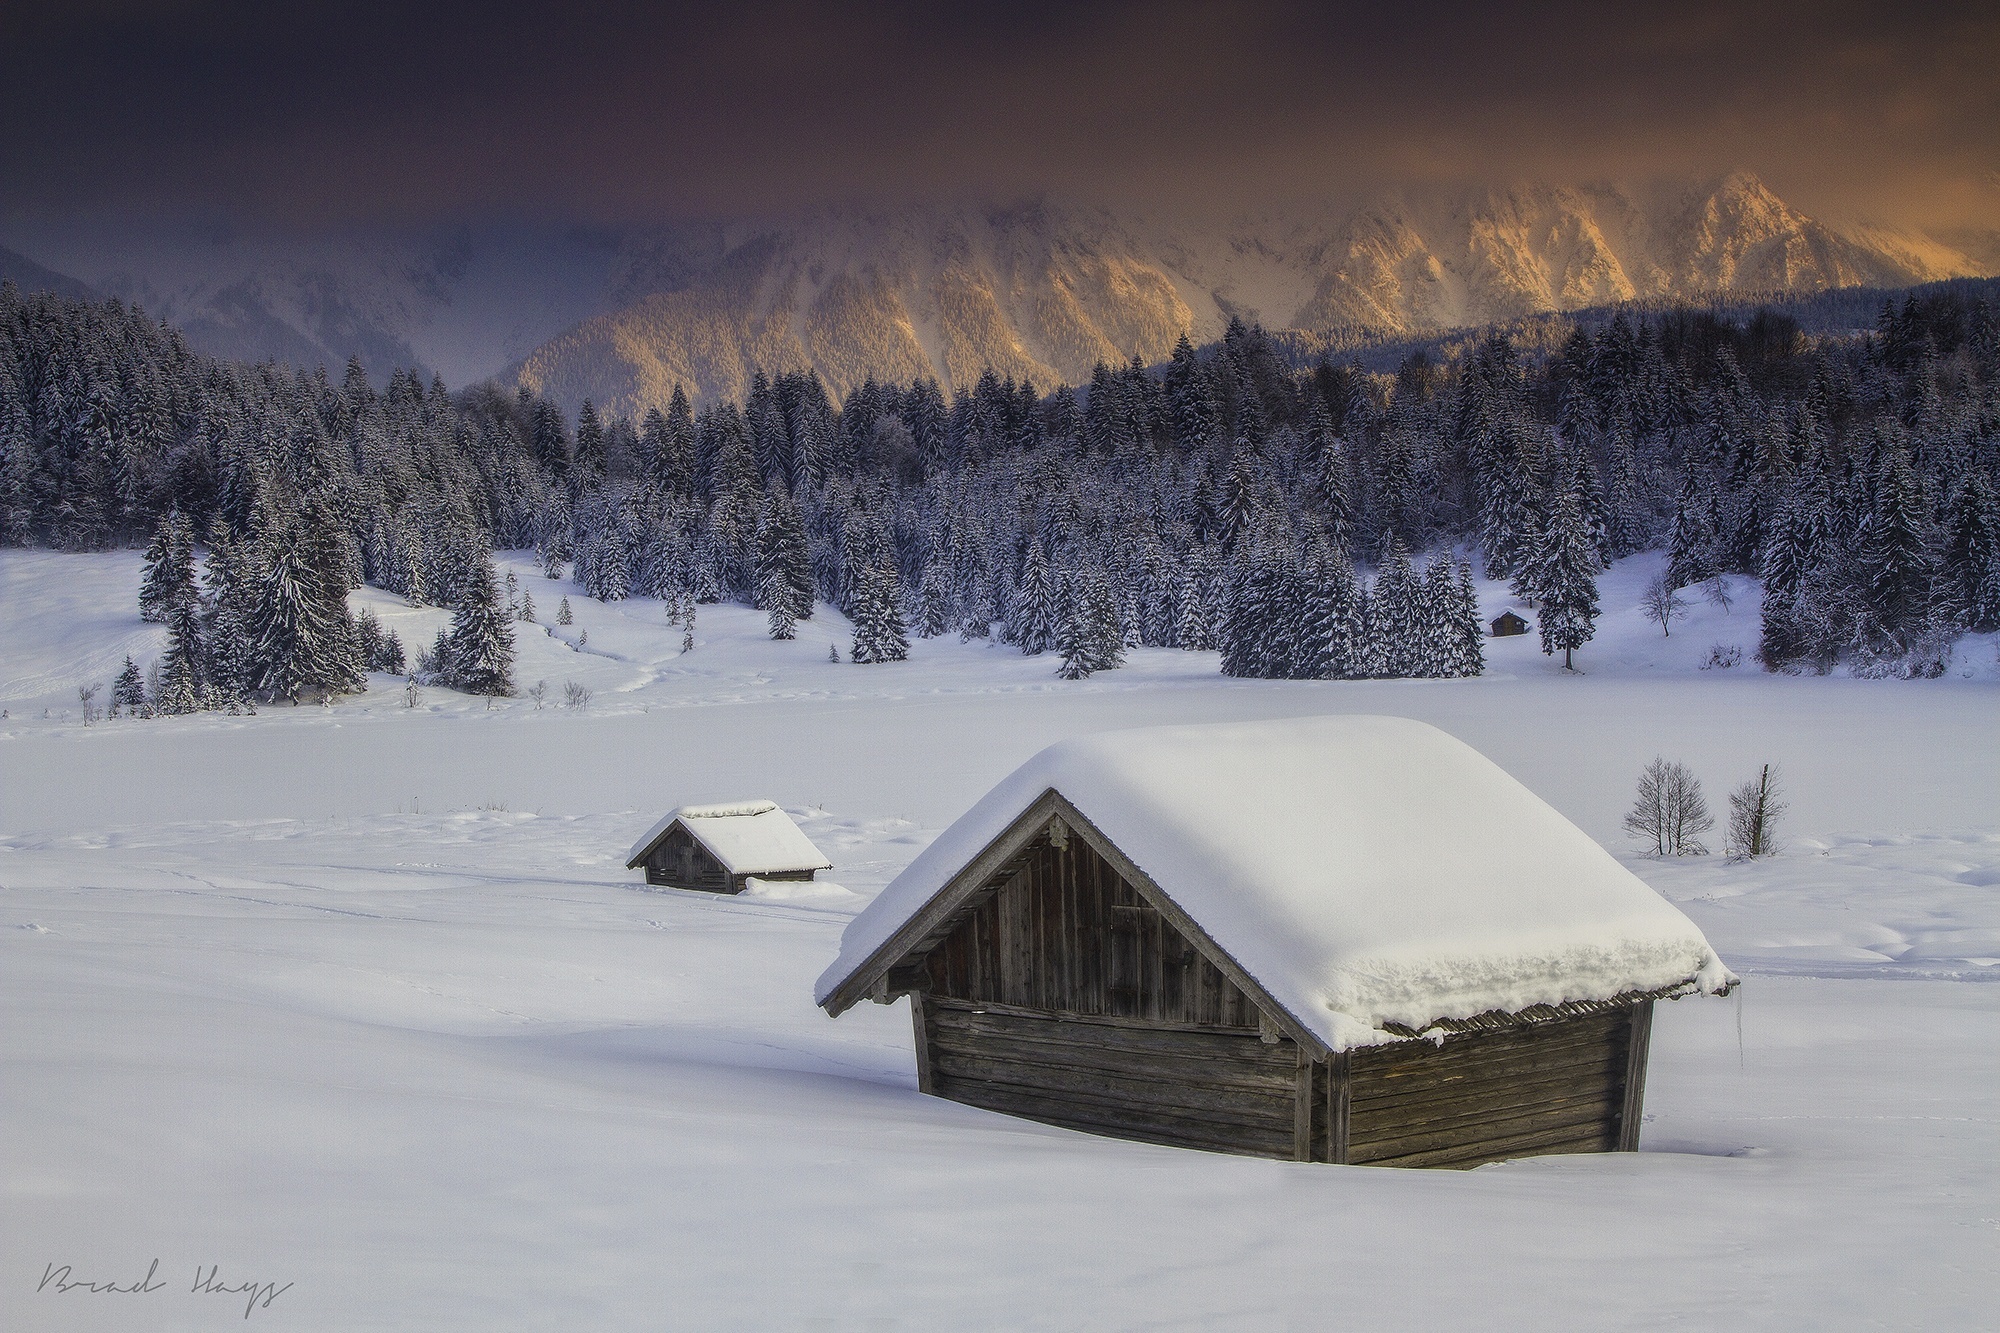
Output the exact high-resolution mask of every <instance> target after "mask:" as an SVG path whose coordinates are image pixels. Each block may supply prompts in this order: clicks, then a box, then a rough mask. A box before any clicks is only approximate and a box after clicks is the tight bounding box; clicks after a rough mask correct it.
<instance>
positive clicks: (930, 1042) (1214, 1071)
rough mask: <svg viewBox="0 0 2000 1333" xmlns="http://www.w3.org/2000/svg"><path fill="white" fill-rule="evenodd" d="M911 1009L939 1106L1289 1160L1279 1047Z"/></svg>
mask: <svg viewBox="0 0 2000 1333" xmlns="http://www.w3.org/2000/svg"><path fill="white" fill-rule="evenodd" d="M911 999H912V1002H913V1003H914V1004H917V1005H918V1006H919V1007H920V1015H919V1019H918V1021H919V1023H920V1024H921V1031H920V1037H919V1042H920V1047H921V1051H922V1055H921V1057H920V1058H924V1059H926V1060H927V1061H928V1065H929V1070H930V1073H929V1077H928V1079H927V1080H922V1081H924V1082H928V1084H929V1088H928V1090H929V1091H931V1092H934V1093H936V1094H937V1095H938V1096H941V1097H949V1098H951V1099H952V1100H954V1101H960V1102H965V1103H967V1104H969V1105H972V1106H983V1107H986V1108H987V1109H989V1110H994V1111H1005V1112H1008V1113H1010V1114H1013V1115H1019V1116H1024V1117H1026V1118H1028V1119H1030V1120H1040V1121H1044V1122H1046V1123H1049V1124H1055V1125H1064V1126H1068V1127H1070V1128H1073V1129H1086V1130H1090V1131H1093V1132H1095V1133H1099V1134H1108V1135H1112V1136H1115V1137H1118V1138H1128V1139H1139V1140H1142V1141H1145V1142H1150V1143H1165V1144H1172V1145H1175V1146H1178V1147H1185V1148H1207V1149H1211V1150H1214V1151H1219V1152H1234V1153H1247V1154H1250V1155H1253V1156H1259V1157H1279V1158H1290V1157H1293V1156H1295V1155H1296V1153H1297V1120H1298V1114H1297V1103H1298V1088H1299V1082H1300V1053H1299V1049H1298V1047H1297V1046H1296V1045H1295V1044H1293V1043H1292V1042H1291V1041H1289V1040H1281V1041H1278V1042H1266V1041H1262V1040H1260V1039H1259V1038H1258V1037H1257V1036H1256V1034H1255V1033H1254V1031H1251V1032H1245V1031H1243V1030H1241V1029H1236V1028H1218V1027H1210V1028H1201V1027H1197V1026H1194V1025H1183V1026H1162V1025H1160V1024H1159V1023H1157V1022H1155V1021H1147V1022H1143V1023H1142V1022H1140V1021H1134V1020H1121V1019H1116V1018H1105V1017H1068V1018H1058V1017H1055V1016H1053V1015H1049V1014H1044V1013H1038V1012H1033V1011H1026V1010H1018V1009H1014V1008H1012V1007H1011V1006H1010V1007H1007V1008H1005V1009H1004V1010H1003V1009H1002V1008H1001V1007H997V1006H993V1005H990V1004H989V1005H978V1004H974V1003H972V1002H969V1001H964V1000H952V999H945V998H938V997H933V996H926V995H916V996H912V997H911ZM1308 1068H1310V1066H1308Z"/></svg>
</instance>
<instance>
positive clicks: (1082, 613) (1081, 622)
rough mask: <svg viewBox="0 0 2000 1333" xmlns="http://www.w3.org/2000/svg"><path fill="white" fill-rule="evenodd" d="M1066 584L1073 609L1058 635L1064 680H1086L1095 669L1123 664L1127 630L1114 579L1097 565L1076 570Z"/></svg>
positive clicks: (1068, 602)
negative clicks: (1121, 617)
mask: <svg viewBox="0 0 2000 1333" xmlns="http://www.w3.org/2000/svg"><path fill="white" fill-rule="evenodd" d="M1064 584H1065V591H1066V594H1067V595H1066V596H1065V598H1064V602H1065V604H1066V605H1067V606H1068V608H1069V609H1068V613H1067V614H1066V615H1065V616H1064V617H1063V624H1062V630H1061V632H1060V634H1059V635H1058V638H1057V643H1056V649H1057V651H1059V652H1060V653H1061V654H1062V664H1061V665H1060V666H1059V667H1057V669H1056V674H1057V675H1059V676H1061V677H1062V678H1063V679H1064V680H1082V679H1083V678H1084V677H1085V676H1088V675H1091V674H1092V673H1094V672H1098V671H1110V670H1112V669H1114V668H1116V667H1119V666H1122V665H1123V664H1124V662H1125V633H1124V629H1123V627H1122V625H1121V624H1120V623H1119V616H1118V599H1117V597H1116V595H1115V594H1114V593H1113V592H1112V590H1111V581H1110V580H1109V579H1108V578H1106V577H1105V575H1104V573H1103V571H1101V570H1094V569H1093V570H1080V571H1078V572H1076V573H1075V574H1072V575H1071V576H1070V577H1068V578H1067V579H1065V580H1064Z"/></svg>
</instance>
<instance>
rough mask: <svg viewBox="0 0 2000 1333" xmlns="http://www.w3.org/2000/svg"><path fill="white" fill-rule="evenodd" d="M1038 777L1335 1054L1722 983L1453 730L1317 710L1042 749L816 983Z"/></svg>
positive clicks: (1630, 889)
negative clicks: (1459, 1025) (1543, 1010)
mask: <svg viewBox="0 0 2000 1333" xmlns="http://www.w3.org/2000/svg"><path fill="white" fill-rule="evenodd" d="M1050 788H1054V789H1055V790H1056V791H1058V792H1060V793H1061V794H1062V795H1063V796H1064V797H1066V798H1067V799H1068V800H1069V801H1070V802H1071V803H1072V804H1073V805H1075V806H1076V807H1077V809H1078V810H1079V811H1080V812H1081V813H1082V814H1083V815H1084V816H1085V817H1086V818H1087V819H1089V820H1090V822H1091V823H1092V824H1094V825H1095V826H1096V827H1097V829H1098V830H1099V831H1100V832H1102V833H1103V834H1104V835H1105V836H1106V837H1108V838H1109V839H1110V841H1111V842H1112V843H1113V844H1114V845H1115V846H1117V848H1118V849H1119V850H1120V851H1122V852H1123V853H1124V854H1125V855H1126V856H1127V857H1129V858H1131V860H1132V861H1133V863H1134V864H1136V865H1137V866H1138V867H1139V868H1140V869H1141V870H1142V871H1144V872H1145V873H1146V874H1147V875H1148V876H1150V877H1151V878H1152V880H1153V881H1154V883H1156V884H1157V885H1159V887H1160V888H1161V889H1162V890H1164V891H1165V893H1166V894H1167V896H1168V897H1169V898H1171V899H1173V901H1174V902H1175V903H1177V904H1179V906H1180V907H1181V908H1182V909H1183V910H1185V911H1186V912H1187V913H1188V915H1189V916H1191V917H1192V918H1193V919H1194V920H1195V922H1196V923H1198V924H1199V925H1200V926H1201V927H1202V929H1204V930H1205V931H1206V932H1207V933H1208V935H1209V936H1210V937H1211V938H1212V939H1213V940H1214V941H1215V942H1216V943H1217V944H1218V945H1220V946H1221V947H1222V948H1223V950H1224V951H1226V952H1227V953H1228V954H1229V955H1230V956H1232V957H1233V958H1234V959H1235V960H1236V961H1237V962H1238V963H1239V964H1241V965H1242V967H1243V968H1244V970H1245V971H1247V972H1248V973H1249V974H1250V975H1251V976H1252V977H1254V978H1255V979H1256V980H1257V981H1258V983H1259V984H1260V985H1262V986H1263V987H1264V989H1265V990H1266V991H1267V992H1269V994H1270V996H1271V998H1272V999H1274V1000H1276V1001H1277V1002H1278V1003H1279V1004H1280V1005H1282V1006H1283V1007H1284V1008H1285V1009H1286V1010H1288V1011H1289V1012H1290V1013H1291V1014H1292V1016H1293V1017H1294V1018H1296V1019H1297V1020H1298V1021H1299V1022H1300V1023H1301V1024H1302V1025H1303V1026H1304V1027H1306V1028H1307V1029H1308V1030H1310V1031H1311V1032H1313V1033H1314V1034H1315V1035H1316V1036H1318V1037H1319V1038H1320V1039H1321V1040H1323V1041H1324V1042H1325V1043H1326V1045H1327V1046H1328V1047H1329V1048H1330V1049H1333V1050H1344V1049H1347V1048H1349V1047H1353V1046H1363V1045H1369V1044H1373V1043H1376V1042H1380V1041H1384V1040H1388V1039H1389V1034H1388V1033H1386V1032H1385V1031H1384V1030H1383V1025H1384V1024H1388V1023H1394V1024H1399V1025H1403V1026H1406V1027H1412V1028H1418V1029H1421V1028H1424V1027H1425V1026H1426V1025H1428V1024H1431V1023H1433V1022H1435V1021H1436V1020H1439V1019H1460V1018H1470V1017H1472V1016H1473V1015H1475V1014H1481V1013H1487V1012H1491V1011H1494V1010H1500V1011H1504V1012H1509V1013H1512V1012H1518V1011H1519V1010H1522V1009H1525V1008H1528V1007H1529V1006H1531V1005H1537V1004H1560V1003H1563V1002H1565V1001H1573V1000H1606V999H1611V998H1613V997H1614V996H1617V995H1621V994H1625V993H1629V992H1633V991H1650V990H1657V989H1661V988H1666V987H1671V986H1676V985H1679V984H1682V983H1686V982H1690V981H1692V982H1694V983H1695V984H1697V985H1699V986H1700V987H1701V988H1702V989H1704V990H1717V989H1721V988H1723V987H1724V986H1726V985H1727V984H1728V983H1729V982H1730V981H1732V980H1733V978H1731V977H1730V975H1729V972H1728V970H1727V969H1726V968H1725V967H1724V966H1723V965H1722V961H1721V960H1720V959H1719V958H1717V957H1716V954H1715V951H1714V950H1713V949H1711V948H1710V947H1709V944H1708V941H1707V940H1705V939H1704V938H1703V937H1702V934H1701V932H1700V931H1699V930H1698V929H1696V928H1695V925H1694V923H1693V922H1691V921H1689V920H1688V919H1687V917H1685V916H1684V915H1682V914H1681V912H1680V911H1679V909H1677V908H1675V907H1674V906H1672V905H1671V904H1670V903H1668V902H1667V901H1666V900H1665V899H1664V898H1662V897H1661V896H1660V895H1659V894H1657V893H1655V892H1654V891H1653V890H1652V889H1651V888H1649V887H1647V885H1646V884H1644V883H1643V882H1642V881H1640V880H1639V879H1638V878H1637V877H1636V876H1634V875H1633V874H1632V873H1631V872H1630V871H1628V870H1626V869H1625V868H1624V867H1623V866H1621V865H1619V864H1618V862H1617V861H1616V860H1615V859H1613V857H1612V856H1611V855H1610V854H1609V853H1608V852H1606V851H1605V850H1604V849H1603V848H1602V847H1599V846H1598V845H1597V844H1596V843H1595V842H1593V841H1592V840H1591V839H1590V838H1589V837H1588V836H1586V835H1585V834H1584V833H1583V832H1582V831H1581V830H1580V829H1578V828H1576V826H1575V825H1573V824H1571V823H1570V822H1569V821H1568V820H1566V819H1564V818H1563V817H1562V816H1561V815H1560V814H1558V813H1556V811H1555V810H1554V809H1552V808H1550V807H1549V805H1547V804H1546V803H1545V802H1544V801H1542V800H1541V798H1539V797H1538V796H1536V795H1535V794H1534V793H1533V792H1531V791H1529V790H1528V789H1527V788H1526V787H1524V786H1522V785H1521V784H1520V783H1519V782H1517V781H1515V780H1514V779H1513V778H1512V777H1510V776H1509V775H1508V774H1507V773H1505V772H1503V771H1502V770H1501V769H1500V768H1499V767H1498V766H1497V765H1495V764H1493V763H1492V762H1491V761H1490V760H1488V759H1487V758H1486V757H1485V756H1483V755H1481V754H1479V753H1478V752H1477V751H1475V750H1473V749H1472V748H1471V747H1470V746H1467V745H1466V744H1464V743H1463V742H1461V741H1459V740H1457V739H1455V738H1453V737H1451V736H1448V735H1446V734H1445V733H1444V732H1442V731H1439V730H1438V729H1436V728H1435V727H1432V726H1429V725H1427V724H1425V723H1421V722H1415V721H1411V720H1408V719H1405V718H1387V717H1329V718H1309V719H1303V720H1287V721H1281V722H1258V723H1245V724H1232V725H1220V726H1188V727H1162V728H1150V729H1145V730H1138V731H1121V732H1107V733H1103V734H1100V735H1097V736H1087V737H1082V738H1079V739H1075V740H1070V741H1064V742H1062V743H1061V744H1058V745H1053V746H1050V747H1049V748H1048V749H1046V750H1044V751H1042V752H1041V753H1040V754H1038V755H1036V756H1035V757H1034V758H1033V759H1031V760H1029V761H1028V762H1027V763H1026V764H1024V765H1022V766H1021V768H1019V769H1018V770H1016V771H1015V772H1014V774H1013V775H1012V776H1011V777H1009V778H1007V779H1006V780H1005V781H1003V782H1002V783H1001V784H1000V785H999V786H998V787H995V788H994V789H993V790H992V791H991V792H989V793H988V794H987V795H986V796H985V797H984V798H983V799H981V800H980V801H979V803H978V804H977V805H975V806H974V807H973V808H972V809H971V810H970V811H969V812H968V813H967V814H965V815H964V816H963V817H962V818H960V819H959V820H958V821H957V822H956V823H954V824H953V825H952V826H951V827H950V828H948V829H946V830H945V832H944V833H943V834H941V835H940V836H939V837H938V839H937V841H936V842H934V843H932V844H931V846H930V847H929V848H927V849H926V850H925V851H924V852H923V853H922V854H921V855H920V856H918V857H917V859H916V860H915V861H913V862H912V863H911V864H910V866H909V868H908V869H906V870H905V871H904V872H903V873H902V874H901V875H899V876H898V877H897V878H896V879H895V880H894V881H893V882H891V883H890V884H889V886H888V887H887V888H885V889H884V890H883V891H882V893H881V895H880V896H879V897H877V898H876V900H875V901H874V902H873V903H872V904H870V905H869V907H868V908H867V910H865V911H864V912H862V913H861V915H859V916H858V917H856V918H855V919H854V921H853V922H852V923H851V924H850V925H849V926H848V928H847V931H846V934H845V935H844V936H843V938H842V942H841V953H840V958H839V959H838V960H837V961H836V962H835V963H834V965H833V966H832V967H831V968H829V969H827V971H826V973H825V974H824V975H823V976H821V978H820V981H819V987H818V998H819V999H821V1000H822V1001H823V1000H825V999H826V998H827V997H828V996H829V995H830V994H832V992H833V990H834V988H835V987H836V986H838V985H839V984H840V983H841V982H842V981H843V980H845V979H846V978H847V977H848V976H849V975H850V974H851V973H852V972H854V971H855V970H856V969H857V968H859V967H860V966H861V965H862V964H863V963H864V962H866V961H867V960H868V959H869V958H870V957H871V956H872V955H873V954H874V953H875V952H876V951H877V950H878V949H879V948H880V947H881V946H882V945H883V944H884V943H885V942H887V941H888V939H889V938H890V937H891V936H892V935H893V934H894V933H895V931H896V930H897V928H898V927H900V926H901V925H902V924H903V923H904V922H905V921H906V920H907V919H908V918H909V917H910V916H911V915H912V914H913V913H915V912H916V911H918V910H919V909H920V908H922V907H923V905H924V904H925V903H927V902H929V901H930V899H931V898H933V897H934V896H935V895H936V894H937V893H938V891H939V890H940V889H942V888H943V887H944V885H945V884H946V883H947V882H948V881H949V880H950V879H951V878H952V876H953V875H955V874H957V873H958V871H959V870H960V869H961V868H962V867H964V866H965V865H966V864H967V863H968V862H969V861H971V860H972V859H973V858H974V857H975V856H977V855H978V854H979V853H980V852H981V851H982V850H983V849H984V848H986V847H987V846H988V845H989V844H990V843H992V842H993V840H994V839H995V838H997V837H999V836H1000V835H1001V834H1002V833H1003V832H1004V831H1005V830H1006V829H1007V827H1008V826H1009V825H1010V824H1011V823H1013V821H1014V820H1015V819H1016V818H1018V817H1019V815H1020V814H1021V812H1022V811H1023V810H1025V809H1026V808H1027V807H1028V806H1029V805H1031V804H1033V803H1034V801H1035V800H1036V799H1038V798H1039V797H1040V796H1041V795H1042V793H1043V792H1045V791H1047V790H1049V789H1050Z"/></svg>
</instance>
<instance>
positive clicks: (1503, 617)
mask: <svg viewBox="0 0 2000 1333" xmlns="http://www.w3.org/2000/svg"><path fill="white" fill-rule="evenodd" d="M1532 628H1533V626H1531V625H1529V624H1528V621H1527V617H1525V616H1523V615H1521V614H1520V613H1519V612H1516V611H1502V612H1501V613H1500V614H1499V615H1497V616H1495V617H1493V637H1494V638H1496V639H1511V638H1513V637H1514V636H1515V635H1516V634H1526V633H1527V632H1528V631H1529V630H1530V629H1532Z"/></svg>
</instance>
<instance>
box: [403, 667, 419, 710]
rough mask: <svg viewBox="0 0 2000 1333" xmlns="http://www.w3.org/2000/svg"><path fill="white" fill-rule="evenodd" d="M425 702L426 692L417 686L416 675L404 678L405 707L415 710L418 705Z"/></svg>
mask: <svg viewBox="0 0 2000 1333" xmlns="http://www.w3.org/2000/svg"><path fill="white" fill-rule="evenodd" d="M423 700H424V691H423V688H422V687H421V686H419V685H418V684H417V678H416V677H415V676H414V675H412V676H405V677H404V678H403V707H405V708H415V707H416V706H417V705H418V704H420V703H422V702H423Z"/></svg>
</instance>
